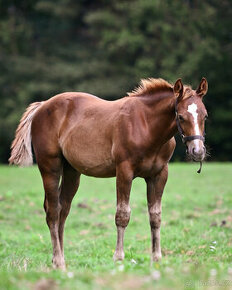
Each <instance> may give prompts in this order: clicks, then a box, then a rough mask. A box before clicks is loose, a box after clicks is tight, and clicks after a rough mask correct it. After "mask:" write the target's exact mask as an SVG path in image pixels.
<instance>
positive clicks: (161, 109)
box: [141, 92, 177, 143]
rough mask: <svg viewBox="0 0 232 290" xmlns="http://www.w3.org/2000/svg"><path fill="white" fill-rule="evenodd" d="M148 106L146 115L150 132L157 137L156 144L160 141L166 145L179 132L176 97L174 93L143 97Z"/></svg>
mask: <svg viewBox="0 0 232 290" xmlns="http://www.w3.org/2000/svg"><path fill="white" fill-rule="evenodd" d="M141 100H142V101H143V103H144V104H145V106H146V110H145V114H146V119H147V121H148V122H147V123H148V125H149V131H150V133H151V134H152V136H154V137H156V138H155V140H154V141H155V142H156V143H157V140H160V141H161V142H162V143H166V142H167V141H168V140H169V139H171V138H172V137H173V136H174V135H175V134H176V132H177V126H176V119H175V97H174V94H173V93H172V92H161V93H157V95H154V96H147V97H144V98H143V97H141Z"/></svg>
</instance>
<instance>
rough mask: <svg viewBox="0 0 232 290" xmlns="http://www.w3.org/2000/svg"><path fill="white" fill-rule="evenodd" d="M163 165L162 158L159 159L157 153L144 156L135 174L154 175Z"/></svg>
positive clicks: (142, 175) (141, 175)
mask: <svg viewBox="0 0 232 290" xmlns="http://www.w3.org/2000/svg"><path fill="white" fill-rule="evenodd" d="M164 165H165V162H164V160H162V159H160V158H159V157H158V156H157V155H153V156H149V157H144V158H142V159H141V161H140V162H139V164H138V166H137V168H136V172H137V174H136V175H137V176H140V177H146V176H151V175H152V176H154V175H156V174H158V173H159V172H160V171H161V170H162V168H163V166H164Z"/></svg>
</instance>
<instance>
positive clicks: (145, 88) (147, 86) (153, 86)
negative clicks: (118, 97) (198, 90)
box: [127, 78, 193, 99]
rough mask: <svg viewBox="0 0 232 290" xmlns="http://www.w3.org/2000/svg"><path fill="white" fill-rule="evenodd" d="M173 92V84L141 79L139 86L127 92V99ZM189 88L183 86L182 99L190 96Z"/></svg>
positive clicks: (161, 80) (152, 79)
mask: <svg viewBox="0 0 232 290" xmlns="http://www.w3.org/2000/svg"><path fill="white" fill-rule="evenodd" d="M165 91H169V92H172V91H173V84H170V83H169V82H167V81H165V80H164V79H161V78H158V79H155V78H148V79H141V81H140V84H139V86H138V87H136V88H135V89H134V90H133V91H131V92H128V93H127V95H128V97H137V96H145V95H146V96H147V95H152V94H154V93H157V92H165ZM192 94H193V93H192V88H191V86H188V85H187V86H184V99H186V98H188V97H190V96H191V95H192Z"/></svg>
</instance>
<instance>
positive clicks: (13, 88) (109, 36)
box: [0, 0, 232, 162]
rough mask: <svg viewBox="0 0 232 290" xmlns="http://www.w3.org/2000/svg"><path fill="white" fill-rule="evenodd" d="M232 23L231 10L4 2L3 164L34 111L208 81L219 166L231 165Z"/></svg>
mask: <svg viewBox="0 0 232 290" xmlns="http://www.w3.org/2000/svg"><path fill="white" fill-rule="evenodd" d="M231 19H232V9H231V5H230V1H229V0H222V1H216V0H207V1H197V0H193V1H190V0H189V1H171V0H164V1H161V0H123V1H116V0H112V1H106V0H100V1H93V0H81V1H75V0H57V1H48V0H44V1H42V0H38V1H33V0H30V1H2V0H1V1H0V71H1V74H0V92H1V93H0V98H1V106H0V139H1V147H0V161H1V162H6V161H7V158H8V154H9V145H10V141H11V140H12V139H13V135H14V130H15V129H16V126H17V123H18V121H19V119H20V116H21V114H22V113H23V111H24V110H25V109H26V107H27V105H28V104H29V103H31V102H34V101H41V100H45V99H47V98H49V97H51V96H53V95H54V94H56V93H60V92H64V91H85V92H89V93H93V94H95V95H98V96H100V97H102V98H106V99H116V98H120V97H122V96H125V94H126V92H127V91H130V90H131V89H133V87H134V86H136V84H137V83H138V82H139V80H140V78H146V77H163V78H164V79H167V80H169V81H171V82H174V81H175V80H176V79H177V78H179V77H182V78H183V81H184V83H190V84H192V85H193V87H196V86H197V85H198V83H199V81H200V79H201V77H202V76H205V77H206V78H207V79H208V82H209V93H208V95H207V97H206V99H205V102H206V105H207V108H208V111H209V123H208V125H207V143H208V144H209V146H210V147H211V148H212V151H211V155H212V159H214V160H215V159H217V160H231V156H232V146H231V133H232V132H231V127H230V126H229V124H231V120H232V114H231V110H232V101H231V98H230V96H231V93H232V86H231V51H232V47H231V33H230V28H231V24H232V23H231ZM179 150H183V147H181V148H180V147H179ZM183 156H184V155H183V153H182V152H180V151H177V152H176V155H175V159H181V158H183Z"/></svg>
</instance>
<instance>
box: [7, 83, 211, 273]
mask: <svg viewBox="0 0 232 290" xmlns="http://www.w3.org/2000/svg"><path fill="white" fill-rule="evenodd" d="M207 89H208V84H207V81H206V79H205V78H203V79H202V80H201V82H200V85H199V87H198V88H197V90H193V89H192V88H191V87H190V86H183V84H182V82H181V79H178V80H177V81H176V83H175V85H174V86H173V85H171V84H170V83H168V82H167V81H165V80H163V79H152V78H151V79H146V80H142V81H141V83H140V86H139V87H138V88H137V89H135V90H134V91H132V92H131V93H129V94H128V95H129V96H127V97H124V98H122V99H119V100H116V101H105V100H102V99H100V98H98V97H96V96H93V95H90V94H86V93H77V92H68V93H63V94H59V95H56V96H54V97H53V98H51V99H49V100H47V101H44V102H37V103H33V104H31V105H30V106H29V107H28V109H27V111H26V112H25V113H24V115H23V117H22V119H21V121H20V124H19V126H18V129H17V131H16V136H15V140H14V141H13V143H12V147H11V149H12V152H11V157H10V159H9V162H10V163H11V164H17V165H22V166H23V165H30V164H32V162H33V159H32V150H31V143H32V145H33V149H34V153H35V156H36V160H37V163H38V167H39V170H40V173H41V176H42V179H43V185H44V190H45V200H44V209H45V212H46V221H47V224H48V227H49V230H50V234H51V241H52V246H53V259H52V261H53V266H54V267H55V268H61V269H65V261H64V249H63V232H64V224H65V220H66V218H67V216H68V213H69V210H70V206H71V202H72V199H73V197H74V195H75V193H76V191H77V189H78V186H79V181H80V175H81V174H85V175H88V176H95V177H113V176H116V185H117V210H116V215H115V223H116V226H117V244H116V250H115V253H114V260H115V261H116V260H123V259H124V251H123V239H124V231H125V228H126V226H127V225H128V222H129V219H130V213H131V209H130V205H129V198H130V190H131V184H132V181H133V179H134V178H135V177H142V178H144V179H145V181H146V183H147V203H148V212H149V218H150V226H151V241H152V261H158V260H159V259H160V258H161V246H160V224H161V198H162V194H163V190H164V186H165V184H166V181H167V177H168V162H169V160H170V158H171V156H172V154H173V151H174V148H175V139H174V137H173V136H174V135H175V134H176V133H177V131H178V128H179V130H181V134H182V137H183V140H184V141H185V143H186V146H187V152H188V154H189V155H190V156H191V157H192V159H193V160H194V161H202V160H203V159H204V158H205V147H204V137H203V135H204V121H205V118H206V115H207V112H206V109H205V106H204V104H203V102H202V98H203V96H204V95H205V94H206V93H207ZM184 138H186V139H184ZM60 180H61V183H60Z"/></svg>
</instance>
